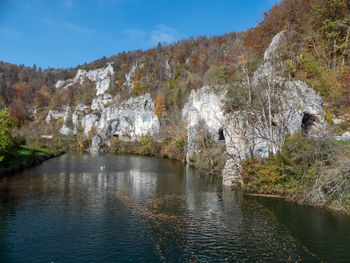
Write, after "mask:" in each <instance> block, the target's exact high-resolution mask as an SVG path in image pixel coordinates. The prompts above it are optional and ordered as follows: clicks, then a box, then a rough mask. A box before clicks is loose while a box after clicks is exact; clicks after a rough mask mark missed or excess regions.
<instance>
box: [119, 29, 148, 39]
mask: <svg viewBox="0 0 350 263" xmlns="http://www.w3.org/2000/svg"><path fill="white" fill-rule="evenodd" d="M123 34H124V35H127V36H128V37H130V38H134V39H140V38H144V37H145V36H146V35H147V33H146V32H145V31H143V30H141V29H127V30H124V31H123Z"/></svg>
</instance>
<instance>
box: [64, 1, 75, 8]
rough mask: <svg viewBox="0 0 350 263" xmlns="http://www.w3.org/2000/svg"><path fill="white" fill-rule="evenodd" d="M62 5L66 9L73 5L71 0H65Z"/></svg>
mask: <svg viewBox="0 0 350 263" xmlns="http://www.w3.org/2000/svg"><path fill="white" fill-rule="evenodd" d="M64 6H65V7H66V8H68V9H70V8H72V7H73V2H72V1H71V0H66V1H65V2H64Z"/></svg>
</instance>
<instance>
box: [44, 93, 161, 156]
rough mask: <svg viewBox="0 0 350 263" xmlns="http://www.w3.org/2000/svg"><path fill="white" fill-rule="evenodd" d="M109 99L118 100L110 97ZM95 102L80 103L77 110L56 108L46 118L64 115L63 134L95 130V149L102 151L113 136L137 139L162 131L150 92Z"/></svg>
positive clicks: (93, 144)
mask: <svg viewBox="0 0 350 263" xmlns="http://www.w3.org/2000/svg"><path fill="white" fill-rule="evenodd" d="M108 98H109V97H108ZM109 100H110V102H111V103H116V102H115V101H113V100H112V99H110V98H109ZM95 104H96V103H95ZM95 104H94V103H93V104H92V105H91V106H86V105H83V104H79V105H78V106H77V107H76V108H75V110H74V112H73V114H71V108H70V107H69V106H67V107H66V110H65V111H57V110H52V111H50V112H49V114H48V116H47V117H46V121H47V122H48V123H49V122H50V121H52V120H53V119H58V118H63V125H62V127H61V128H60V130H59V132H60V133H61V134H63V135H74V134H77V132H78V131H82V132H83V133H84V134H85V135H86V136H88V135H90V133H92V135H93V139H92V143H91V148H90V150H91V151H98V150H99V149H100V145H101V143H103V144H105V145H110V138H111V137H112V136H114V137H118V138H119V139H120V140H122V141H136V140H140V138H141V137H142V135H146V134H149V135H151V136H155V135H157V134H158V133H159V119H158V116H157V115H156V114H155V113H154V102H153V100H152V98H151V96H150V94H144V95H142V96H138V97H134V98H130V99H128V100H125V101H123V102H121V103H120V104H112V105H109V106H106V104H104V103H100V104H99V106H98V107H96V106H95Z"/></svg>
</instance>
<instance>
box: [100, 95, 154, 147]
mask: <svg viewBox="0 0 350 263" xmlns="http://www.w3.org/2000/svg"><path fill="white" fill-rule="evenodd" d="M96 130H97V134H99V135H100V136H101V137H102V138H107V136H108V135H115V136H118V137H119V139H120V140H126V141H128V140H130V141H136V140H139V139H140V138H141V136H142V135H146V134H149V135H151V136H154V135H156V134H158V133H159V119H158V116H157V115H156V114H155V113H154V103H153V100H152V98H151V96H150V94H145V95H142V96H138V97H135V98H130V99H128V100H126V101H124V102H122V103H121V104H120V106H110V107H107V108H105V109H104V110H103V112H102V113H101V117H100V119H99V121H98V122H97V123H96Z"/></svg>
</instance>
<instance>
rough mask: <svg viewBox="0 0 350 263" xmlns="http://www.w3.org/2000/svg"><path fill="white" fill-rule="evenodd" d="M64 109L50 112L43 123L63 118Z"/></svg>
mask: <svg viewBox="0 0 350 263" xmlns="http://www.w3.org/2000/svg"><path fill="white" fill-rule="evenodd" d="M66 109H67V108H64V109H62V110H50V111H49V113H48V114H47V116H46V119H45V121H46V122H47V123H49V122H50V121H51V120H58V119H59V118H64V116H65V113H66Z"/></svg>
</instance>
